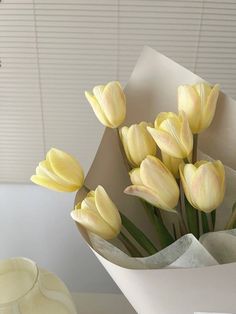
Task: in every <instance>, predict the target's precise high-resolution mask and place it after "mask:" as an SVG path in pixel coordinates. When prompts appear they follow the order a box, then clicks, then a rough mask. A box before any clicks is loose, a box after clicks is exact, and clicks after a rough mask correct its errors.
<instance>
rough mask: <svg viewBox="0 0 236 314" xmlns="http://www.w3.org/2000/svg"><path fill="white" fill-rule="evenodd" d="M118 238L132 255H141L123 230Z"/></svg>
mask: <svg viewBox="0 0 236 314" xmlns="http://www.w3.org/2000/svg"><path fill="white" fill-rule="evenodd" d="M119 239H120V240H121V242H122V243H123V244H124V246H125V247H126V249H127V250H128V251H129V252H130V254H131V256H132V257H142V254H141V253H140V252H139V250H138V249H137V248H136V247H135V245H134V244H133V243H132V242H131V241H130V240H129V239H128V238H127V237H126V235H125V234H124V233H123V232H120V234H119Z"/></svg>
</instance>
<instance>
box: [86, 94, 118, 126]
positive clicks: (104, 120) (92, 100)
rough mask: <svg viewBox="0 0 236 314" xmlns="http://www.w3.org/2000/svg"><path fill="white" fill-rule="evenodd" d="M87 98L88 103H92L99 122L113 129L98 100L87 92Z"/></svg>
mask: <svg viewBox="0 0 236 314" xmlns="http://www.w3.org/2000/svg"><path fill="white" fill-rule="evenodd" d="M85 97H86V98H87V100H88V102H89V103H90V105H91V106H92V109H93V111H94V113H95V115H96V117H97V118H98V120H99V121H100V122H101V123H102V124H103V125H105V126H106V127H109V128H111V127H112V125H111V123H110V122H109V121H108V119H107V118H106V116H105V114H104V113H103V111H102V109H101V106H100V104H99V103H98V101H97V100H96V98H95V97H94V96H93V95H92V94H91V93H89V92H87V91H86V92H85Z"/></svg>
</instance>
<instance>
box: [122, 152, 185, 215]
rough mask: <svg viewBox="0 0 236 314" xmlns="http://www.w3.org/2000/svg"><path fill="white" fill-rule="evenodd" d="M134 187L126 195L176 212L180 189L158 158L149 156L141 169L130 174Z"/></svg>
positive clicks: (128, 189)
mask: <svg viewBox="0 0 236 314" xmlns="http://www.w3.org/2000/svg"><path fill="white" fill-rule="evenodd" d="M130 179H131V182H132V184H133V185H131V186H128V187H127V188H126V189H125V193H126V194H129V195H135V196H138V197H140V198H142V199H144V200H145V201H147V202H148V203H150V204H152V205H154V206H156V207H158V208H161V209H164V210H167V211H172V212H173V211H175V210H174V208H175V207H176V205H177V203H178V200H179V187H178V185H177V183H176V181H175V178H174V177H173V175H172V174H171V172H170V171H169V170H168V169H167V168H166V166H165V165H164V164H163V163H162V162H161V161H160V160H159V159H158V158H156V157H154V156H147V158H145V159H144V160H143V161H142V163H141V165H140V168H136V169H133V170H132V171H131V172H130Z"/></svg>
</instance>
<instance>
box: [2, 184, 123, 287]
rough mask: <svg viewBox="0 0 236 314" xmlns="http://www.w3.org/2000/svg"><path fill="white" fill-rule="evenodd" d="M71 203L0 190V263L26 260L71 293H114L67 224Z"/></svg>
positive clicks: (36, 192) (61, 196) (68, 198)
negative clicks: (52, 275) (10, 259)
mask: <svg viewBox="0 0 236 314" xmlns="http://www.w3.org/2000/svg"><path fill="white" fill-rule="evenodd" d="M73 201H74V193H68V194H67V193H56V192H53V191H49V190H46V189H44V188H41V187H39V186H35V185H23V184H22V185H13V184H11V185H10V184H9V185H7V184H2V185H0V213H1V214H0V248H1V249H0V258H1V259H4V258H8V257H13V256H25V257H28V258H31V259H33V260H34V261H36V262H37V263H38V264H39V265H40V266H42V267H45V268H46V269H48V270H50V271H52V272H55V273H56V274H57V275H59V277H61V279H62V280H63V281H64V282H65V283H66V284H67V285H68V287H69V289H70V290H71V291H73V292H101V293H102V292H118V288H117V287H116V286H115V284H114V283H113V281H112V280H111V279H110V277H109V275H108V274H107V273H106V272H105V270H104V269H103V267H102V266H101V265H100V263H99V262H98V261H97V259H96V257H95V256H94V255H93V254H92V253H91V252H90V249H89V248H88V247H87V245H85V243H84V242H83V240H82V238H81V236H80V234H79V232H78V231H77V229H76V226H75V224H74V222H73V220H72V219H71V218H70V210H71V208H72V207H73Z"/></svg>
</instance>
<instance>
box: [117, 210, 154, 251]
mask: <svg viewBox="0 0 236 314" xmlns="http://www.w3.org/2000/svg"><path fill="white" fill-rule="evenodd" d="M120 215H121V220H122V224H123V226H124V227H125V229H126V230H127V231H128V232H129V233H130V235H131V236H132V237H133V238H134V239H135V240H136V242H137V243H139V244H140V246H141V247H142V248H143V249H145V250H146V251H147V253H148V254H150V255H152V254H155V253H156V252H157V251H158V250H157V248H156V247H155V246H154V245H153V244H152V242H151V241H150V240H149V239H148V237H147V236H146V235H145V234H144V233H143V232H142V231H141V230H140V229H139V228H138V227H136V226H135V224H133V223H132V221H131V220H129V218H127V217H126V216H125V215H124V214H122V213H120Z"/></svg>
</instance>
